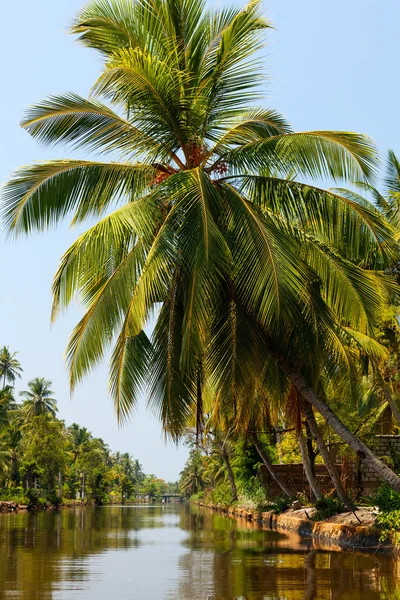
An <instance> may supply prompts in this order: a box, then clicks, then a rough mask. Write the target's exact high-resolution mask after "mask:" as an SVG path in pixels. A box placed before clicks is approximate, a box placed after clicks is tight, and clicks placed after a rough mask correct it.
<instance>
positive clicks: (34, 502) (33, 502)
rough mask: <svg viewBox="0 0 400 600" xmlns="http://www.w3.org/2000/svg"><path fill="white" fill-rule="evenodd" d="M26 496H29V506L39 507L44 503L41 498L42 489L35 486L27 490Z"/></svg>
mask: <svg viewBox="0 0 400 600" xmlns="http://www.w3.org/2000/svg"><path fill="white" fill-rule="evenodd" d="M26 496H27V498H28V503H27V504H28V508H37V507H38V506H41V505H42V504H43V500H42V499H41V498H40V491H39V490H35V489H34V488H29V489H28V490H26Z"/></svg>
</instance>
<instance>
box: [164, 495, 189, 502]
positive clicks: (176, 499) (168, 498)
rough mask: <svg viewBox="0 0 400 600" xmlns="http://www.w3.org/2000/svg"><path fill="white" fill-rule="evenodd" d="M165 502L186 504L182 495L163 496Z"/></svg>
mask: <svg viewBox="0 0 400 600" xmlns="http://www.w3.org/2000/svg"><path fill="white" fill-rule="evenodd" d="M162 501H163V502H184V497H183V496H181V495H180V494H163V495H162Z"/></svg>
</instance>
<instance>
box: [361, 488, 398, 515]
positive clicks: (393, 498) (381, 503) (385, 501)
mask: <svg viewBox="0 0 400 600" xmlns="http://www.w3.org/2000/svg"><path fill="white" fill-rule="evenodd" d="M368 503H369V504H372V505H373V506H377V507H378V508H379V510H381V511H386V512H388V511H389V512H390V511H400V494H399V492H396V491H395V490H393V489H392V488H391V487H390V486H389V485H387V484H385V483H384V484H383V485H381V486H380V487H379V488H378V489H377V491H376V492H375V494H373V495H372V496H369V497H368Z"/></svg>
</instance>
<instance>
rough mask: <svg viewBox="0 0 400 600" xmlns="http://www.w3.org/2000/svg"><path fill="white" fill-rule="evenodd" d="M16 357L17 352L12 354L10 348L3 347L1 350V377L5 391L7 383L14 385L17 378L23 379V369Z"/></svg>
mask: <svg viewBox="0 0 400 600" xmlns="http://www.w3.org/2000/svg"><path fill="white" fill-rule="evenodd" d="M16 355H17V352H13V353H12V354H11V352H10V350H9V348H8V346H3V348H1V350H0V377H2V378H3V389H4V388H5V387H6V383H7V381H8V382H9V383H11V384H13V383H14V381H15V379H16V378H17V377H21V375H20V374H21V373H22V367H21V365H20V363H19V361H18V360H17V359H16V358H15V357H16Z"/></svg>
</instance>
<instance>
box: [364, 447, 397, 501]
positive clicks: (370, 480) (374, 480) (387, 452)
mask: <svg viewBox="0 0 400 600" xmlns="http://www.w3.org/2000/svg"><path fill="white" fill-rule="evenodd" d="M373 450H374V452H375V453H376V455H377V456H379V457H382V459H384V460H385V461H386V462H388V464H389V465H390V466H392V465H393V464H396V463H397V464H398V463H400V435H377V436H375V443H374V446H373ZM354 469H355V470H357V466H356V462H354ZM359 469H360V483H361V488H362V493H363V494H371V493H373V492H374V491H375V490H376V489H377V488H378V487H379V486H380V485H381V483H382V480H381V479H380V478H379V477H378V476H377V475H376V474H375V473H374V471H373V470H372V469H371V468H370V467H368V465H366V464H365V463H364V461H360V465H359Z"/></svg>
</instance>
